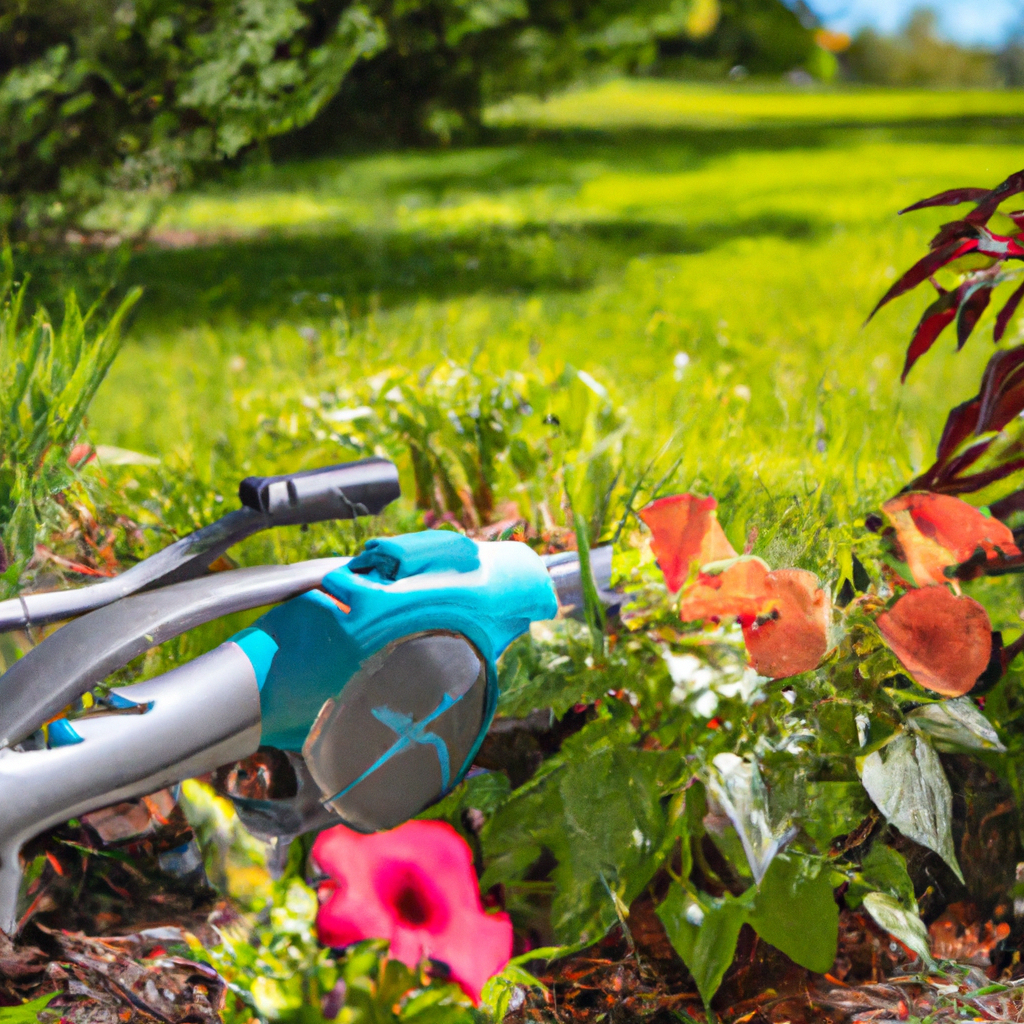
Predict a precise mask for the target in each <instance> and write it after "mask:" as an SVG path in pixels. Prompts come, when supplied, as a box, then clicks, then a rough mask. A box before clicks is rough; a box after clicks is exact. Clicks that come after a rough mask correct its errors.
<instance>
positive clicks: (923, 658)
mask: <svg viewBox="0 0 1024 1024" xmlns="http://www.w3.org/2000/svg"><path fill="white" fill-rule="evenodd" d="M875 625H876V626H877V627H878V631H879V632H880V633H881V634H882V639H883V640H885V642H886V643H887V644H888V645H889V647H890V648H891V650H892V652H893V654H895V655H896V657H897V658H899V660H900V662H901V663H902V664H903V667H904V668H906V669H907V671H908V672H909V673H910V674H911V675H912V676H913V677H914V679H915V680H916V681H917V682H918V683H920V684H921V685H922V686H924V687H926V688H927V689H929V690H934V691H935V692H936V693H941V694H943V695H944V696H947V697H961V696H963V695H964V694H965V693H967V692H968V690H970V689H971V688H972V687H973V686H974V684H975V683H976V682H977V681H978V677H979V676H980V675H981V674H982V673H983V672H984V671H985V669H986V668H988V663H989V659H990V657H991V656H992V624H991V622H989V618H988V613H987V612H986V611H985V609H984V608H982V606H981V605H980V604H978V602H977V601H975V600H974V599H973V598H970V597H954V596H953V594H951V593H950V592H949V589H948V588H947V587H944V586H933V587H923V588H921V589H920V590H911V591H910V592H909V593H907V594H904V595H903V597H901V598H900V599H899V600H898V601H897V602H896V603H895V604H894V605H893V606H892V608H890V609H889V610H888V611H886V612H882V614H881V615H879V616H878V619H877V620H876V622H875Z"/></svg>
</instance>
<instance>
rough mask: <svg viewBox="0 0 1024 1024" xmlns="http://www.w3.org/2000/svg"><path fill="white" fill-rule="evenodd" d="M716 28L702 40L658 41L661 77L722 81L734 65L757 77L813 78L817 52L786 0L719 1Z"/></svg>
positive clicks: (810, 25)
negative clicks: (799, 74)
mask: <svg viewBox="0 0 1024 1024" xmlns="http://www.w3.org/2000/svg"><path fill="white" fill-rule="evenodd" d="M718 7H719V16H718V21H717V24H716V25H715V26H714V28H713V30H712V31H711V32H708V33H707V34H705V35H703V36H701V37H699V38H695V39H694V38H689V39H688V38H686V37H685V36H683V35H678V36H676V37H675V38H672V39H664V40H662V41H660V43H659V47H658V61H657V63H656V65H655V67H656V68H657V69H658V70H659V71H660V72H662V73H663V74H669V75H672V74H673V73H675V74H681V75H685V76H688V77H690V76H692V77H702V78H703V77H709V78H710V77H715V78H724V77H725V75H726V73H727V72H728V71H729V70H730V69H731V68H734V67H736V66H740V67H743V68H745V69H746V70H747V71H748V72H750V73H752V74H755V75H781V74H784V73H785V72H787V71H791V70H793V69H794V68H800V67H802V68H804V69H805V70H809V71H811V72H812V73H813V71H814V70H817V66H816V65H815V64H814V63H813V62H814V60H815V59H816V53H817V51H818V50H819V48H818V47H817V46H816V45H815V42H814V32H813V27H814V25H813V20H810V21H809V22H808V23H807V24H805V23H804V22H803V21H801V18H800V17H799V16H798V14H797V13H796V12H795V11H794V10H793V9H792V6H791V5H787V4H785V3H783V2H782V0H719V4H718Z"/></svg>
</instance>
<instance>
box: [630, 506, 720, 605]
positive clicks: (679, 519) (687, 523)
mask: <svg viewBox="0 0 1024 1024" xmlns="http://www.w3.org/2000/svg"><path fill="white" fill-rule="evenodd" d="M717 507H718V502H717V501H715V499H714V498H710V497H708V498H699V497H697V495H696V494H673V495H671V496H670V497H668V498H659V499H658V500H657V501H652V502H651V503H650V505H647V506H646V507H644V508H642V509H641V510H640V512H639V516H640V518H641V519H642V520H643V521H644V523H646V524H647V526H648V528H649V529H650V531H651V533H652V534H653V537H652V539H651V548H652V550H653V551H654V556H655V558H657V559H658V565H659V567H660V568H661V571H662V573H663V574H664V576H665V583H666V584H667V585H668V589H669V590H670V591H671V592H672V593H673V594H674V593H675V592H676V591H677V590H679V589H680V587H682V585H683V584H684V583H685V582H686V578H687V577H688V576H689V575H690V569H691V568H692V566H693V564H694V563H696V564H697V565H698V566H701V565H707V564H708V562H719V561H721V560H723V559H726V558H735V557H736V552H735V551H734V550H733V546H732V545H731V544H730V543H729V541H728V539H727V538H726V536H725V533H724V532H723V531H722V527H721V525H720V524H719V522H718V517H717V516H716V515H715V509H716V508H717Z"/></svg>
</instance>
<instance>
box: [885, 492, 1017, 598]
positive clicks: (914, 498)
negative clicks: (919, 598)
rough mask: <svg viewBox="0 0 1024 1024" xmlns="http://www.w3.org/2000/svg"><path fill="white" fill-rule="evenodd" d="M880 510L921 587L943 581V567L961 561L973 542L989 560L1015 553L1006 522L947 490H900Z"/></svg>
mask: <svg viewBox="0 0 1024 1024" xmlns="http://www.w3.org/2000/svg"><path fill="white" fill-rule="evenodd" d="M882 511H883V512H884V513H885V514H886V516H888V518H889V521H890V522H891V523H892V525H893V527H895V529H896V538H897V540H898V541H899V544H900V547H901V548H902V551H903V558H904V560H905V561H906V563H907V566H908V567H909V569H910V572H911V574H912V575H913V577H914V582H915V583H916V584H917V585H918V586H921V587H923V586H927V585H928V584H930V583H945V582H947V580H946V576H945V572H944V570H945V569H947V568H948V567H950V566H953V565H959V564H960V563H961V562H966V561H967V559H968V558H970V557H971V555H973V554H974V552H975V551H977V550H978V548H981V549H982V551H984V552H985V554H986V556H987V558H988V560H989V561H996V560H997V559H999V558H1001V557H1003V556H1007V555H1019V554H1020V549H1019V548H1018V547H1017V546H1016V545H1015V544H1014V542H1013V534H1012V533H1011V532H1010V529H1009V527H1007V526H1006V525H1005V524H1003V523H1001V522H1000V521H999V520H998V519H990V518H989V517H988V516H985V515H983V514H982V513H981V512H979V511H978V509H976V508H975V507H974V506H973V505H968V504H967V502H966V501H961V500H960V499H959V498H954V497H952V496H950V495H948V494H931V493H928V492H923V491H916V492H912V493H910V494H901V495H900V496H899V497H897V498H892V499H891V500H889V501H887V502H886V503H885V504H884V505H883V506H882Z"/></svg>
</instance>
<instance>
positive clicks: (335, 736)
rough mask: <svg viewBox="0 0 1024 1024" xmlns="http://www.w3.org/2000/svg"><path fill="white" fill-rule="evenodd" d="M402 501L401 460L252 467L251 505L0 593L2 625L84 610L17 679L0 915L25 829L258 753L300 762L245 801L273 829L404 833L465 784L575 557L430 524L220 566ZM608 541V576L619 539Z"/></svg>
mask: <svg viewBox="0 0 1024 1024" xmlns="http://www.w3.org/2000/svg"><path fill="white" fill-rule="evenodd" d="M398 495H399V486H398V473H397V471H396V469H395V467H394V466H393V465H392V464H391V463H390V462H388V461H387V460H384V459H366V460H363V461H360V462H354V463H349V464H346V465H340V466H331V467H328V468H325V469H319V470H312V471H308V472H304V473H294V474H288V475H285V476H276V477H250V478H248V479H246V480H244V481H242V483H241V485H240V487H239V497H240V499H241V508H239V509H238V510H236V511H233V512H231V513H229V514H228V515H226V516H224V517H223V518H221V519H219V520H218V521H217V522H215V523H213V524H211V525H210V526H207V527H205V528H203V529H201V530H199V531H197V532H196V533H193V534H191V535H189V536H188V537H185V538H183V539H182V540H179V541H177V542H176V543H175V544H172V545H171V546H170V547H168V548H165V549H164V550H162V551H160V552H158V553H157V554H156V555H154V556H152V557H151V558H148V559H146V560H145V561H143V562H140V563H139V564H138V565H136V566H134V567H132V568H131V569H128V570H127V571H126V572H124V573H122V574H121V575H119V576H117V577H114V578H112V579H110V580H106V581H104V582H102V583H97V584H94V585H92V586H87V587H82V588H80V589H76V590H66V591H57V592H51V593H39V594H28V595H25V596H22V597H18V598H14V599H12V600H9V601H4V602H0V631H3V630H12V629H21V628H26V627H28V626H32V625H43V624H46V623H52V622H57V621H63V620H67V619H71V620H72V621H69V622H67V624H66V625H64V626H62V627H61V628H60V629H58V630H57V631H56V632H54V633H52V634H51V635H50V636H48V637H47V638H46V639H45V640H44V641H43V642H42V643H40V644H39V645H38V646H37V647H35V648H33V649H32V650H30V651H29V652H28V653H27V654H26V655H25V656H24V657H22V658H21V659H20V660H18V661H17V662H15V664H14V665H13V666H12V667H11V668H9V669H8V670H7V672H6V673H5V674H4V675H3V676H0V929H3V931H5V932H7V933H8V934H13V932H14V930H15V928H16V924H17V909H18V900H19V890H20V886H21V879H22V869H21V859H20V851H21V848H22V846H23V845H24V844H25V843H26V842H27V841H28V840H29V839H31V838H32V837H34V836H36V835H38V834H39V833H40V832H42V831H44V830H45V829H47V828H51V827H53V826H54V825H57V824H60V823H62V822H64V821H67V820H69V819H71V818H73V817H77V816H79V815H81V814H85V813H87V812H89V811H92V810H95V809H98V808H100V807H106V806H109V805H111V804H114V803H117V802H119V801H122V800H127V799H130V798H133V797H138V796H142V795H145V794H148V793H152V792H155V791H156V790H159V789H162V788H164V787H166V786H169V785H172V784H175V783H177V782H179V781H181V780H183V779H187V778H192V777H194V776H197V775H201V774H204V773H207V772H210V771H213V770H215V769H218V768H222V767H223V766H226V765H230V764H232V763H233V762H238V761H241V760H244V759H246V758H249V757H250V756H251V755H253V754H255V753H256V752H257V751H258V750H262V751H265V752H267V753H268V755H270V756H272V757H273V758H276V760H277V762H278V763H279V765H283V770H280V771H279V775H280V776H286V778H285V779H284V782H283V784H279V785H278V786H277V792H275V793H274V794H273V795H272V796H270V795H268V794H259V795H257V796H256V797H245V796H239V797H237V799H236V805H237V806H238V809H239V813H240V816H241V818H242V821H243V823H245V824H246V825H247V826H248V827H250V828H251V829H252V830H253V831H254V832H255V833H257V834H259V835H261V836H262V837H264V838H271V837H275V836H282V837H291V836H294V835H298V834H301V833H303V832H306V831H310V830H313V829H319V828H324V827H326V826H328V825H331V824H336V823H339V822H344V823H346V824H348V825H350V826H351V827H353V828H356V829H360V830H362V831H374V830H378V829H385V828H390V827H392V826H394V825H397V824H399V823H400V822H402V821H405V820H406V819H407V818H410V817H412V816H413V815H415V814H417V813H418V812H419V811H421V810H422V809H423V808H425V807H426V806H428V805H429V804H431V803H432V802H434V801H436V800H438V799H439V798H440V797H442V796H443V795H444V794H445V793H446V792H448V791H449V790H450V789H451V788H452V787H454V786H455V785H456V784H457V783H458V782H459V781H460V780H461V779H462V778H463V776H464V775H465V773H466V771H467V770H468V769H469V767H470V765H471V763H472V761H473V757H474V754H475V753H476V751H477V749H478V748H479V746H480V744H481V742H482V741H483V738H484V736H485V735H486V733H487V730H488V728H489V726H490V722H491V719H492V717H493V715H494V710H495V706H496V703H497V698H498V681H497V669H496V661H497V659H498V657H499V656H500V655H501V653H502V652H503V651H504V650H505V648H506V647H507V646H508V645H509V644H510V643H511V642H512V641H513V640H514V639H515V638H516V637H518V636H520V635H521V634H523V633H524V632H525V631H526V630H528V629H529V626H530V623H531V622H535V621H539V620H544V619H550V618H553V617H554V616H555V615H556V613H557V612H558V607H559V604H561V605H562V606H563V607H564V606H568V605H574V606H577V607H578V606H580V605H581V604H582V594H581V591H582V587H581V580H580V573H579V562H578V560H577V558H576V555H575V553H574V552H566V553H563V554H559V555H554V556H547V557H546V558H541V557H540V556H538V555H537V554H535V553H534V552H533V551H532V550H531V549H530V548H529V547H528V546H527V545H526V544H522V543H517V542H514V541H495V542H477V541H474V540H472V539H470V538H469V537H466V536H463V535H462V534H458V533H454V532H448V531H432V530H428V531H424V532H421V533H413V534H406V535H404V536H398V537H388V538H381V539H377V540H371V541H368V542H367V543H366V545H365V547H364V549H363V551H362V553H361V554H359V555H357V556H356V557H355V558H319V559H314V560H311V561H306V562H298V563H295V564H292V565H263V566H255V567H250V568H244V569H234V570H230V571H226V572H211V571H210V565H211V563H212V562H214V561H215V560H216V559H217V558H218V557H219V556H220V555H221V554H223V553H224V552H225V551H226V550H227V549H228V548H229V547H231V546H232V545H233V544H236V543H238V542H239V541H240V540H242V539H244V538H245V537H248V536H250V535H251V534H253V533H255V532H257V531H259V530H264V529H267V528H269V527H272V526H285V525H296V524H304V523H314V522H320V521H323V520H328V519H352V518H355V517H356V516H363V515H374V514H377V513H379V512H380V511H381V510H382V509H383V508H384V507H385V506H386V505H388V504H389V503H390V502H391V501H393V500H394V499H395V498H397V497H398ZM591 555H592V571H593V574H594V576H595V582H596V583H597V585H598V588H599V591H602V590H605V588H607V585H608V580H609V577H610V570H611V564H610V549H597V550H596V551H593V552H591ZM270 605H273V606H274V607H273V608H272V609H271V610H270V611H269V612H267V613H266V614H264V615H263V616H262V617H260V618H259V619H257V620H256V622H255V623H254V624H253V625H252V626H251V627H249V628H248V629H244V630H242V631H241V632H240V633H237V634H236V635H235V636H233V637H232V638H231V639H230V640H228V641H226V642H225V643H223V644H221V645H220V646H219V647H217V648H216V649H215V650H213V651H210V652H209V653H207V654H204V655H202V656H201V657H198V658H196V659H194V660H193V661H191V662H189V663H187V664H185V665H182V666H180V667H178V668H175V669H173V670H172V671H170V672H167V673H166V674H164V675H162V676H159V677H157V678H154V679H150V680H147V681H145V682H142V683H138V684H135V685H131V686H120V687H113V688H111V689H109V690H105V691H104V692H103V693H102V695H101V696H99V697H98V698H97V699H95V700H94V701H93V702H92V703H91V705H90V708H89V710H88V712H87V713H85V714H77V715H74V716H69V715H68V714H66V713H64V712H65V709H67V708H68V707H69V706H70V705H72V704H73V703H74V702H76V701H79V700H80V698H82V697H83V696H84V695H86V694H88V693H90V692H91V691H93V690H94V689H95V688H96V687H97V686H98V684H100V683H102V682H103V680H104V679H106V678H107V677H108V676H109V675H110V674H111V673H112V672H115V671H116V670H118V669H120V668H123V667H124V666H125V665H127V664H128V662H130V661H131V660H132V659H133V658H135V657H136V656H137V655H140V654H142V653H144V652H145V651H146V650H148V649H150V648H152V647H155V646H157V645H158V644H161V643H163V642H164V641H166V640H169V639H171V638H173V637H175V636H179V635H180V634H182V633H184V632H186V631H187V630H189V629H192V628H194V627H196V626H199V625H201V624H203V623H206V622H210V621H212V620H214V619H217V618H220V617H221V616H224V615H229V614H232V613H235V612H239V611H244V610H247V609H255V608H262V607H266V606H270ZM279 783H280V779H279Z"/></svg>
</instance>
